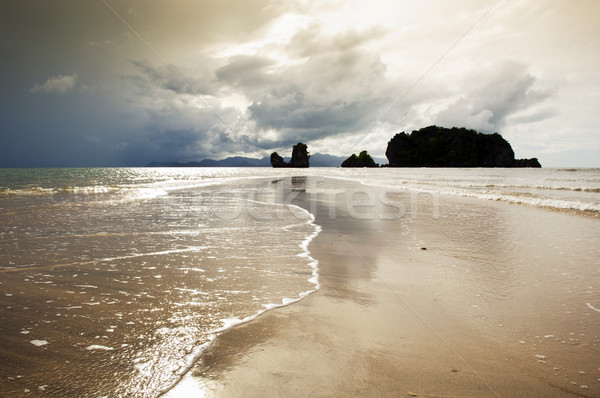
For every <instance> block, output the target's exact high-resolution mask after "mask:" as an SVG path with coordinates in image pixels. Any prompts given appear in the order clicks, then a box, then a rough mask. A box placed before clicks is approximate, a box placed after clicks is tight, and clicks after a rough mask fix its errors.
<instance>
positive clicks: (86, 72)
mask: <svg viewBox="0 0 600 398" xmlns="http://www.w3.org/2000/svg"><path fill="white" fill-rule="evenodd" d="M107 4H108V5H109V6H107V5H105V4H103V3H102V2H98V3H92V4H89V5H88V4H86V5H83V4H82V3H81V2H78V1H75V0H61V1H60V2H59V3H56V4H50V3H47V2H44V1H41V0H25V1H22V2H11V3H9V4H7V5H6V7H5V10H4V12H3V13H2V16H0V19H1V20H0V58H1V59H2V61H0V84H2V87H3V89H2V91H1V92H0V106H2V109H3V113H2V114H0V131H1V132H2V140H3V142H2V144H3V145H2V146H1V147H0V166H95V165H106V166H119V165H122V166H135V165H143V164H145V163H147V162H149V161H152V160H156V161H166V160H179V161H190V160H200V159H202V158H215V159H217V158H223V157H227V156H233V155H246V156H255V157H262V156H265V155H268V154H269V153H270V152H272V151H274V150H283V151H285V150H287V149H289V146H290V145H291V144H293V143H295V142H298V141H303V142H306V143H308V145H309V147H310V149H311V152H323V153H331V154H335V155H347V154H349V153H352V152H358V151H360V150H363V149H367V150H369V152H370V153H372V154H374V155H376V156H377V155H378V156H381V155H383V152H384V151H385V146H386V143H387V141H388V140H389V139H390V138H391V137H392V136H393V135H394V134H395V133H397V132H399V131H410V130H412V129H416V128H420V127H424V126H426V125H429V124H438V125H442V126H446V127H452V126H465V127H468V128H475V129H478V130H480V131H483V132H489V133H491V132H500V133H502V134H503V135H504V136H505V137H506V138H507V139H508V140H509V141H510V142H511V144H513V147H514V148H515V150H516V152H517V156H519V157H531V156H538V157H539V158H540V159H541V161H542V163H544V164H545V165H546V164H550V165H551V164H552V162H555V163H556V164H559V163H561V162H562V163H565V162H566V163H568V159H567V156H568V158H572V154H573V153H576V152H577V151H580V154H581V155H582V156H580V157H579V159H599V158H600V156H595V155H594V154H598V151H600V140H599V139H598V135H597V134H596V133H595V131H596V130H595V129H596V127H595V126H597V125H598V123H599V122H600V120H599V119H598V116H597V112H596V109H595V108H596V106H594V104H595V103H597V101H596V99H597V98H598V94H597V89H595V87H598V85H599V84H600V75H598V73H597V69H596V68H594V67H592V65H597V63H598V60H599V59H598V58H599V57H600V27H598V25H597V24H596V23H595V22H594V21H593V18H592V17H591V16H592V15H597V14H598V12H600V5H599V3H597V2H595V1H592V0H589V1H588V0H582V1H581V2H578V3H577V4H573V3H568V2H563V1H556V2H551V3H548V2H543V1H541V0H535V1H532V2H527V4H525V3H520V2H519V3H514V2H499V3H497V5H496V6H494V8H493V9H490V6H491V5H492V3H490V4H482V3H481V2H478V1H474V0H461V1H459V2H453V3H448V2H442V1H434V2H431V4H429V3H427V4H425V3H423V4H421V3H419V4H417V3H415V2H404V1H385V0H374V1H373V2H369V4H366V3H364V4H363V3H362V2H356V3H344V5H343V6H341V5H340V4H339V3H338V2H336V1H334V0H331V1H323V2H318V3H317V2H304V1H296V0H249V1H241V0H228V1H220V2H193V3H190V2H187V1H183V0H177V1H175V2H169V4H168V5H167V4H165V3H163V2H160V1H158V0H151V1H146V2H143V3H139V2H133V1H129V0H128V1H124V2H115V4H112V3H111V2H110V1H109V2H107ZM486 11H490V12H489V13H487V14H485V13H486ZM484 14H485V17H484V18H482V16H483V15H484ZM123 21H125V23H124V22H123ZM465 33H467V34H466V35H465ZM559 141H560V142H563V143H564V142H567V141H568V142H570V144H569V145H568V146H567V145H564V144H563V145H562V147H568V148H569V152H568V153H567V152H565V155H564V156H565V157H564V158H563V157H561V156H562V155H561V152H560V151H561V145H558V144H556V142H559ZM545 156H546V159H548V161H549V162H548V161H545V160H544V158H545Z"/></svg>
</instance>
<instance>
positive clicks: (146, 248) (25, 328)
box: [0, 168, 600, 397]
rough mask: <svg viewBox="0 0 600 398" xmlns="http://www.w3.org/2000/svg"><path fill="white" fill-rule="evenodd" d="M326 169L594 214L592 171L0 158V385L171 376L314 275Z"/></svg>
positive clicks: (599, 190)
mask: <svg viewBox="0 0 600 398" xmlns="http://www.w3.org/2000/svg"><path fill="white" fill-rule="evenodd" d="M335 180H346V181H351V182H357V183H360V184H362V185H360V186H362V187H364V193H366V194H367V195H366V196H368V194H369V187H376V188H377V189H380V188H381V187H384V188H386V189H388V190H390V191H392V192H399V193H400V194H402V193H425V194H427V195H430V196H432V197H434V198H435V197H438V196H443V195H451V196H455V197H469V198H475V199H482V200H487V201H490V200H492V201H501V202H507V203H510V204H511V205H513V206H520V207H523V208H526V207H535V208H539V209H542V210H550V211H561V212H567V213H573V214H575V215H576V216H582V217H586V218H588V217H592V218H597V217H598V216H599V215H600V170H598V169H373V170H369V169H318V168H311V169H304V170H282V169H269V168H260V169H248V168H244V169H220V168H215V169H202V168H200V169H196V168H192V169H151V168H143V169H133V168H124V169H119V168H116V169H4V170H0V373H1V376H2V378H1V379H0V391H1V392H0V396H27V395H30V394H34V395H35V394H42V393H43V394H47V395H49V396H111V397H112V396H135V397H155V396H158V395H160V394H161V392H163V391H166V390H168V389H169V388H170V387H172V386H173V385H174V384H175V383H177V382H178V381H179V380H180V378H181V376H182V375H183V374H185V373H186V371H187V370H188V369H189V368H190V366H191V365H192V364H193V363H194V361H196V360H197V359H198V358H199V356H200V355H201V354H202V350H203V349H204V348H205V347H206V345H207V344H210V342H211V341H212V340H213V339H214V338H215V336H216V335H217V334H218V333H219V332H220V331H222V330H225V329H227V328H229V327H232V326H234V325H236V324H239V323H241V322H245V321H249V320H251V319H254V318H255V317H256V316H258V315H260V314H261V313H263V312H264V311H267V310H269V309H272V308H275V307H277V306H281V305H288V304H291V303H293V302H295V301H297V300H299V299H302V298H303V297H306V296H307V295H308V294H310V293H311V292H313V291H315V290H316V289H318V288H319V280H318V277H319V275H318V262H317V261H316V260H315V259H313V258H312V257H311V255H310V252H309V248H308V246H309V243H310V241H311V240H312V239H314V238H315V237H316V236H317V235H318V232H319V231H320V227H319V226H318V225H316V224H315V217H314V216H315V214H311V213H315V210H316V208H317V206H312V204H311V203H310V202H311V200H315V201H316V200H321V201H322V200H327V199H328V198H329V199H331V200H335V199H336V196H335V194H336V192H337V191H336V184H335ZM328 193H329V194H328ZM356 193H357V194H358V195H354V193H353V194H352V195H346V196H345V197H351V198H353V199H352V200H353V201H352V203H350V204H349V205H355V204H357V203H358V204H359V205H360V200H359V201H358V202H355V201H354V199H355V197H358V198H359V199H360V192H356ZM297 195H303V197H304V199H305V200H304V202H303V203H304V204H303V206H304V207H303V208H301V207H299V206H298V205H297V204H296V203H295V200H294V199H295V198H296V197H297ZM371 199H372V198H371ZM377 199H379V200H381V198H380V197H379V198H377ZM390 203H393V202H389V199H387V200H386V201H383V207H384V209H385V210H388V211H389V210H397V209H398V208H397V207H394V206H393V205H392V206H390V205H389V204H390ZM434 203H435V200H434ZM367 204H369V202H367ZM347 207H348V206H347ZM359 207H360V206H359ZM367 207H369V206H367ZM321 208H322V207H321ZM348 209H349V207H348ZM401 210H402V211H404V210H406V211H407V212H409V211H410V210H411V209H410V206H409V205H408V204H407V205H406V206H405V209H404V208H403V209H401ZM378 215H379V214H377V213H374V214H372V213H368V212H367V213H357V217H358V218H363V217H364V218H368V217H370V216H373V217H375V216H378ZM407 215H409V214H407ZM328 216H329V217H330V218H334V217H335V214H334V213H332V212H331V208H330V212H329V214H328ZM396 216H398V214H397V212H396ZM462 216H463V217H464V214H463V215H462ZM460 217H461V215H460V214H458V215H456V217H454V218H452V217H451V219H450V221H447V222H448V223H449V224H448V228H449V230H450V231H455V232H456V229H455V227H454V222H455V221H456V220H457V219H459V218H460ZM486 217H487V218H486ZM491 217H492V216H490V215H487V216H485V215H484V217H482V218H481V220H482V223H484V224H485V222H488V221H490V220H491ZM442 221H443V219H442ZM594 221H595V220H594ZM439 225H440V224H439V223H437V222H436V224H435V225H434V226H435V228H436V229H439ZM467 232H468V231H467ZM588 232H589V231H588ZM592 236H593V234H592ZM515 239H516V238H515ZM517 241H518V239H516V240H515V242H517ZM508 244H511V243H510V242H509V243H508ZM532 244H533V243H532ZM451 246H452V248H451V251H452V252H453V253H454V252H457V251H460V250H461V245H459V244H452V245H451ZM542 246H543V244H542ZM490 247H492V246H490ZM478 248H480V246H478ZM449 250H450V249H449ZM477 250H479V249H477ZM523 250H524V253H525V252H526V248H525V249H523ZM540 250H542V251H543V247H541V248H540ZM538 251H539V250H538ZM486 253H487V252H486ZM454 254H456V253H454ZM458 254H460V253H458ZM481 256H482V258H483V257H485V256H486V254H485V253H481ZM532 261H533V259H532ZM557 272H558V271H557ZM569 272H571V271H569ZM499 275H500V274H499ZM574 275H575V276H574V278H575V279H573V281H572V282H568V283H567V285H566V286H564V289H566V290H569V289H571V290H572V289H575V288H576V287H577V286H576V283H579V282H580V281H579V279H580V278H579V276H578V275H579V274H574ZM534 277H535V276H531V278H534ZM461 278H462V277H461ZM486 286H487V285H486ZM489 286H490V287H491V288H493V287H494V286H497V281H495V279H494V278H491V279H490V283H489ZM591 289H592V288H589V289H588V290H591ZM502 294H503V293H502V292H499V293H498V295H502ZM583 299H584V300H585V301H584V304H586V303H587V304H589V305H588V307H589V310H590V311H592V312H594V311H599V310H600V308H597V307H598V306H599V305H598V303H597V302H596V301H595V300H592V299H590V298H583ZM587 304H586V305H587ZM478 305H479V304H478ZM520 338H521V337H520ZM3 394H4V395H3Z"/></svg>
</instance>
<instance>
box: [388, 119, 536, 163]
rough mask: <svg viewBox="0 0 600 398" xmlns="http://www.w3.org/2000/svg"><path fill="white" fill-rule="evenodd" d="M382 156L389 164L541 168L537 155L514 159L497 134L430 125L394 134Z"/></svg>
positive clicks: (507, 146)
mask: <svg viewBox="0 0 600 398" xmlns="http://www.w3.org/2000/svg"><path fill="white" fill-rule="evenodd" d="M385 156H386V157H387V158H388V161H389V162H390V163H389V167H542V166H541V165H540V163H539V162H538V160H537V158H532V159H515V153H514V151H513V149H512V147H511V146H510V144H509V143H508V141H506V140H505V139H504V138H503V137H502V136H501V135H500V134H498V133H494V134H483V133H479V132H477V131H475V130H468V129H466V128H464V127H462V128H456V127H453V128H451V129H448V128H444V127H438V126H429V127H425V128H422V129H420V130H415V131H413V132H412V133H411V134H406V133H404V132H402V133H399V134H396V135H395V136H394V137H393V138H392V139H391V140H390V142H389V143H388V146H387V150H386V151H385Z"/></svg>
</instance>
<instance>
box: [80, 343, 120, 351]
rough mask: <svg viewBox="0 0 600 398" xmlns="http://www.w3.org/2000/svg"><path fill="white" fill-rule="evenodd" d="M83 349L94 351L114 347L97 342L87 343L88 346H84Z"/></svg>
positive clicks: (110, 349)
mask: <svg viewBox="0 0 600 398" xmlns="http://www.w3.org/2000/svg"><path fill="white" fill-rule="evenodd" d="M85 349H86V350H88V351H94V350H102V351H112V350H114V348H112V347H107V346H105V345H99V344H92V345H89V346H87V347H85Z"/></svg>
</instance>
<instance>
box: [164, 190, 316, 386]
mask: <svg viewBox="0 0 600 398" xmlns="http://www.w3.org/2000/svg"><path fill="white" fill-rule="evenodd" d="M261 203H263V204H265V205H275V206H287V207H288V208H289V207H293V208H296V209H297V210H299V211H300V212H302V213H304V214H306V215H307V216H308V220H307V221H306V222H304V223H299V224H296V225H295V226H301V225H312V226H313V228H314V230H313V232H312V233H311V234H310V235H308V236H307V237H306V238H305V239H304V240H303V241H302V242H301V243H300V244H299V245H298V246H299V247H300V249H301V250H302V252H301V253H300V254H299V255H298V256H300V257H303V258H306V259H307V261H308V265H309V266H310V267H311V270H312V275H311V277H310V278H309V279H308V282H310V283H312V284H313V285H314V288H313V289H310V290H307V291H304V292H301V293H299V294H298V297H296V298H290V297H284V298H282V299H281V303H279V304H276V303H267V304H263V307H264V310H259V311H258V312H256V313H255V314H252V315H249V316H246V317H244V318H224V319H221V324H222V326H221V327H219V328H217V329H215V330H213V331H212V332H211V333H210V335H209V341H207V342H206V343H204V344H202V345H200V346H198V347H195V348H194V349H193V350H192V352H191V353H190V354H188V355H187V356H186V357H185V358H184V359H183V363H184V365H183V366H181V367H180V368H179V369H178V370H177V371H176V372H175V374H176V375H178V376H180V377H179V378H178V379H177V380H176V381H175V382H174V383H172V384H170V385H168V386H166V387H165V388H163V389H161V393H162V394H165V393H167V392H169V391H171V390H172V389H173V388H174V387H175V386H176V385H178V383H179V382H180V381H181V380H182V378H183V377H184V376H185V375H186V374H187V373H188V372H189V370H190V369H191V368H192V366H193V365H194V363H196V362H197V361H198V359H199V358H200V356H201V355H202V353H203V352H204V351H205V350H206V348H208V347H209V346H210V345H211V344H212V342H213V341H214V340H215V339H216V338H217V336H218V335H219V334H221V333H223V332H225V331H227V330H230V329H231V328H233V327H235V326H238V325H241V324H244V323H247V322H250V321H252V320H254V319H256V318H258V317H259V316H261V315H263V314H264V313H266V312H267V311H269V310H272V309H275V308H281V307H285V306H288V305H291V304H294V303H297V302H299V301H300V300H302V299H303V298H305V297H307V296H309V295H310V294H312V293H314V292H316V291H317V290H319V288H320V285H319V268H318V265H319V262H318V261H317V260H316V259H314V258H313V257H312V256H311V255H310V251H309V250H308V246H309V244H310V242H312V240H313V239H314V238H315V237H316V236H317V235H318V234H319V232H321V227H320V226H319V225H317V224H315V223H314V221H315V217H314V215H313V214H311V213H310V212H309V211H307V210H305V209H304V208H302V207H300V206H296V205H291V204H286V205H282V204H277V203H276V204H273V203H265V202H261ZM295 216H296V217H297V215H295ZM288 227H290V226H288ZM179 290H184V289H179ZM240 293H242V292H240ZM201 294H202V293H201ZM187 379H189V378H187ZM184 387H185V386H183V387H182V388H184ZM177 392H178V393H179V392H181V390H179V388H178V390H177ZM166 396H169V395H168V394H167V395H166Z"/></svg>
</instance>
